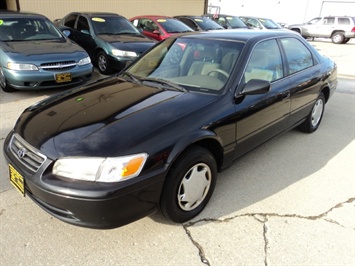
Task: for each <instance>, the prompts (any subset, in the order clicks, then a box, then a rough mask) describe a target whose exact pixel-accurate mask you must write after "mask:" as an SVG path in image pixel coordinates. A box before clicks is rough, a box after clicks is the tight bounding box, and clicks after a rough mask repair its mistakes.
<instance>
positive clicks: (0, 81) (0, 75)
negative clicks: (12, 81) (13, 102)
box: [0, 67, 15, 92]
mask: <svg viewBox="0 0 355 266" xmlns="http://www.w3.org/2000/svg"><path fill="white" fill-rule="evenodd" d="M0 87H1V89H2V90H3V91H4V92H14V91H15V89H14V88H12V87H11V86H9V85H8V84H7V81H6V78H5V74H4V71H3V70H2V68H1V67H0Z"/></svg>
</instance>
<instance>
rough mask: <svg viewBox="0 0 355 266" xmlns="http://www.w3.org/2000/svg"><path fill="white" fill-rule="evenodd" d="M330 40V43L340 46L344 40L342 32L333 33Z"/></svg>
mask: <svg viewBox="0 0 355 266" xmlns="http://www.w3.org/2000/svg"><path fill="white" fill-rule="evenodd" d="M331 38H332V42H333V43H335V44H341V43H343V41H344V40H345V36H344V34H343V33H342V32H334V33H333V35H332V37H331Z"/></svg>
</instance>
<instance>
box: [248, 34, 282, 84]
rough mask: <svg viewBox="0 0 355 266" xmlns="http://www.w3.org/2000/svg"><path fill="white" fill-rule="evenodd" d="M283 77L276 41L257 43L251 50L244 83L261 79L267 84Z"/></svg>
mask: <svg viewBox="0 0 355 266" xmlns="http://www.w3.org/2000/svg"><path fill="white" fill-rule="evenodd" d="M283 76H284V74H283V66H282V60H281V54H280V49H279V47H278V44H277V42H276V40H275V39H274V40H268V41H264V42H261V43H259V44H258V45H257V46H256V47H255V48H254V50H253V52H252V54H251V56H250V58H249V62H248V65H247V68H246V71H245V73H244V79H245V82H248V81H249V80H251V79H262V80H266V81H269V82H273V81H275V80H278V79H280V78H282V77H283Z"/></svg>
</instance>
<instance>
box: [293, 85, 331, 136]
mask: <svg viewBox="0 0 355 266" xmlns="http://www.w3.org/2000/svg"><path fill="white" fill-rule="evenodd" d="M324 107H325V97H324V94H323V92H321V93H320V94H319V95H318V98H317V100H316V102H315V103H314V105H313V108H312V111H311V112H310V113H309V115H308V116H307V119H306V121H304V122H303V123H302V124H301V125H300V126H299V129H300V130H301V131H302V132H305V133H312V132H314V131H316V130H317V128H318V127H319V125H320V122H321V121H322V118H323V113H324Z"/></svg>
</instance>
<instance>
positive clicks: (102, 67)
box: [96, 51, 112, 75]
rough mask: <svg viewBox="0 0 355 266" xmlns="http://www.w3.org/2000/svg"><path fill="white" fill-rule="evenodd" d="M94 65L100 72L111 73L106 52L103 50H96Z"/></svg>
mask: <svg viewBox="0 0 355 266" xmlns="http://www.w3.org/2000/svg"><path fill="white" fill-rule="evenodd" d="M96 65H97V68H98V69H99V71H100V73H101V74H104V75H108V74H111V72H112V70H111V66H110V62H109V59H108V56H107V54H106V53H105V52H104V51H100V52H98V54H97V56H96Z"/></svg>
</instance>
